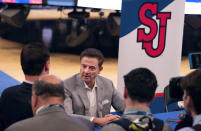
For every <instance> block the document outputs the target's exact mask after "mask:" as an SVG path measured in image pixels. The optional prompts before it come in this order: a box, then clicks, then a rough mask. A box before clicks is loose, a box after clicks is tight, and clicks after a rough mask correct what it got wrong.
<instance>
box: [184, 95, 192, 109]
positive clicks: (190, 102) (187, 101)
mask: <svg viewBox="0 0 201 131" xmlns="http://www.w3.org/2000/svg"><path fill="white" fill-rule="evenodd" d="M186 104H187V106H188V107H193V101H192V98H191V97H190V96H186Z"/></svg>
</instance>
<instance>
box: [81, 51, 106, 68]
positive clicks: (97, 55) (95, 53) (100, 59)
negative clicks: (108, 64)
mask: <svg viewBox="0 0 201 131" xmlns="http://www.w3.org/2000/svg"><path fill="white" fill-rule="evenodd" d="M83 57H92V58H97V59H98V66H99V67H102V65H103V62H104V56H103V54H102V52H101V51H100V50H98V49H94V48H87V49H85V50H84V51H82V52H81V54H80V60H81V59H82V58H83Z"/></svg>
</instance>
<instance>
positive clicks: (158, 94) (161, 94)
mask: <svg viewBox="0 0 201 131" xmlns="http://www.w3.org/2000/svg"><path fill="white" fill-rule="evenodd" d="M154 97H163V93H156V94H155V96H154Z"/></svg>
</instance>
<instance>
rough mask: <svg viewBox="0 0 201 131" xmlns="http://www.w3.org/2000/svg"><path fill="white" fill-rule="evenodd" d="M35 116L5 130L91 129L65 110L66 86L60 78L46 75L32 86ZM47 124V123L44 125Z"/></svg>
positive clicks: (53, 130)
mask: <svg viewBox="0 0 201 131" xmlns="http://www.w3.org/2000/svg"><path fill="white" fill-rule="evenodd" d="M32 89H33V90H32V98H31V104H32V111H33V114H34V117H32V118H28V119H25V120H22V121H19V122H17V123H14V124H13V125H11V126H10V127H8V128H7V129H6V130H5V131H64V130H70V131H81V130H82V131H89V127H87V126H86V125H84V124H82V123H81V121H78V120H76V119H73V118H72V117H70V116H69V115H67V114H66V112H65V110H64V107H63V105H64V98H65V95H64V87H63V82H62V80H61V79H60V78H58V77H57V76H54V75H44V76H41V77H40V78H39V80H36V81H35V82H34V84H33V87H32ZM44 124H45V125H44Z"/></svg>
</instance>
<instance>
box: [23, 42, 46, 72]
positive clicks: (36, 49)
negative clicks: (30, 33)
mask: <svg viewBox="0 0 201 131" xmlns="http://www.w3.org/2000/svg"><path fill="white" fill-rule="evenodd" d="M49 59H50V53H49V51H48V49H47V48H46V47H45V46H44V45H42V44H27V45H25V46H24V48H23V49H22V52H21V66H22V70H23V72H24V74H25V75H40V74H41V73H42V71H43V68H44V65H45V64H46V62H47V61H48V60H49Z"/></svg>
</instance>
